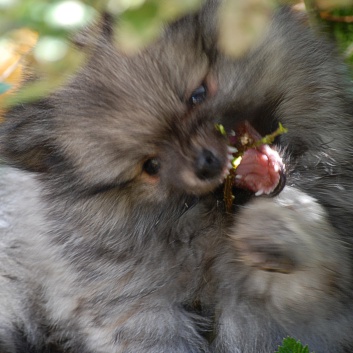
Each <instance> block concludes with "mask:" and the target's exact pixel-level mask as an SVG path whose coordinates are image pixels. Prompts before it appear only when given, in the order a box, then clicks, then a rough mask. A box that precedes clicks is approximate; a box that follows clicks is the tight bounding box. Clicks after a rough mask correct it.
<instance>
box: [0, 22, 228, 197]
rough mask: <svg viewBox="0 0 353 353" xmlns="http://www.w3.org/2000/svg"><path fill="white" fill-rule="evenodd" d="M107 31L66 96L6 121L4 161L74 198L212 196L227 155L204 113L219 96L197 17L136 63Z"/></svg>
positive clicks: (94, 41)
mask: <svg viewBox="0 0 353 353" xmlns="http://www.w3.org/2000/svg"><path fill="white" fill-rule="evenodd" d="M107 26H108V27H109V25H107V24H105V25H104V30H103V31H101V34H100V35H97V34H95V37H94V38H93V39H92V41H91V42H90V44H89V50H87V52H88V55H87V61H86V64H85V66H84V67H83V68H82V69H81V70H80V71H79V72H78V73H77V74H76V75H75V77H73V78H72V79H71V80H70V82H69V83H68V84H67V85H66V86H65V87H62V88H61V89H59V90H58V91H57V92H56V93H55V94H53V95H51V96H50V97H48V98H46V99H44V100H42V101H40V102H36V103H33V104H30V105H27V106H19V107H16V108H14V109H13V110H12V111H10V112H9V113H8V115H7V117H6V122H5V124H4V125H3V126H2V135H1V149H2V154H3V156H4V157H5V158H6V159H7V160H8V161H9V162H10V163H12V164H13V165H15V166H17V167H20V168H22V169H26V170H30V171H35V172H39V173H40V175H41V178H42V179H43V180H45V181H52V180H55V182H56V183H57V182H59V183H60V188H65V187H66V188H67V189H70V190H71V191H80V192H86V191H91V192H100V191H106V190H107V189H109V190H111V189H116V190H120V189H123V190H129V192H130V193H134V194H136V197H139V198H140V199H143V198H148V199H152V200H155V199H158V200H159V199H161V198H162V199H163V198H165V199H166V198H167V197H169V196H170V195H171V194H175V193H179V194H180V193H187V194H195V195H201V194H204V193H207V192H209V191H211V190H213V189H215V188H216V187H217V186H218V185H219V184H220V183H221V182H222V181H223V178H224V176H225V173H226V171H227V163H228V157H227V145H226V140H225V138H224V137H223V136H222V135H221V134H220V133H219V132H217V131H216V129H215V127H214V123H215V122H216V120H217V116H215V115H214V114H210V113H209V112H207V110H206V109H205V108H204V106H206V105H207V101H208V100H210V99H211V98H212V94H213V91H214V89H215V88H214V84H213V81H212V74H211V73H210V59H209V57H208V55H207V54H206V52H205V50H204V49H203V43H202V38H201V37H200V35H199V33H198V30H197V28H198V17H197V16H189V17H187V18H184V19H182V20H180V21H179V22H178V23H175V24H173V25H172V26H170V27H169V28H168V29H167V30H166V31H165V33H164V35H163V36H162V38H160V39H159V40H158V41H156V42H155V43H154V44H152V45H151V46H150V47H148V48H146V49H144V50H143V51H142V52H140V53H138V54H136V55H134V56H126V55H124V54H123V53H121V52H119V51H118V50H117V49H116V47H115V45H114V43H113V41H112V40H111V38H110V35H111V31H109V30H107V28H108V27H107ZM56 186H57V184H56Z"/></svg>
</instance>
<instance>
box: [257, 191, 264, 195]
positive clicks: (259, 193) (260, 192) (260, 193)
mask: <svg viewBox="0 0 353 353" xmlns="http://www.w3.org/2000/svg"><path fill="white" fill-rule="evenodd" d="M263 193H264V191H263V190H259V191H258V192H256V193H255V196H261V195H262V194H263Z"/></svg>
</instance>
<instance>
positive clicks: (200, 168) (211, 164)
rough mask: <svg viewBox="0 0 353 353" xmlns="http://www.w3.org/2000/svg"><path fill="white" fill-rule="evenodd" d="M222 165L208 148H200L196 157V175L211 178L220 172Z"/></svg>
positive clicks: (200, 177) (201, 177) (202, 178)
mask: <svg viewBox="0 0 353 353" xmlns="http://www.w3.org/2000/svg"><path fill="white" fill-rule="evenodd" d="M222 169H223V166H222V163H221V161H220V160H219V158H218V157H216V156H215V154H214V153H213V152H211V151H209V150H206V149H204V150H202V152H201V153H200V154H199V156H198V157H197V159H196V175H197V177H198V178H199V179H201V180H204V179H211V178H214V177H216V176H218V175H220V173H221V172H222Z"/></svg>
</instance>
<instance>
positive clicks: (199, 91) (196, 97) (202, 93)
mask: <svg viewBox="0 0 353 353" xmlns="http://www.w3.org/2000/svg"><path fill="white" fill-rule="evenodd" d="M206 98H207V87H206V85H205V84H202V85H201V86H199V87H197V88H196V89H195V91H193V92H192V94H191V96H190V98H189V101H188V103H189V105H190V106H191V107H194V106H195V105H198V104H201V103H202V102H203V101H204V100H205V99H206Z"/></svg>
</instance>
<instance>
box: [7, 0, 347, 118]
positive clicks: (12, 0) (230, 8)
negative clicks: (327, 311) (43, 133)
mask: <svg viewBox="0 0 353 353" xmlns="http://www.w3.org/2000/svg"><path fill="white" fill-rule="evenodd" d="M202 2H203V1H202V0H163V1H162V0H47V1H41V0H0V119H1V110H3V109H6V107H8V106H10V105H12V104H15V103H17V102H19V101H21V102H22V101H28V100H31V99H35V98H37V97H39V96H41V95H43V94H47V93H49V92H50V91H51V90H52V89H54V88H55V87H57V86H58V85H60V84H61V83H63V81H64V80H65V79H66V78H67V77H68V76H70V74H71V73H72V72H74V71H75V70H76V68H77V67H78V66H79V65H80V63H81V61H82V55H81V54H80V53H79V52H77V51H76V50H75V49H74V48H73V46H72V45H71V43H70V40H69V39H70V38H71V37H72V34H73V33H77V32H78V31H79V30H80V29H81V28H83V27H85V26H87V25H88V24H89V23H91V22H92V21H95V20H96V19H97V18H98V17H99V13H101V12H102V11H103V10H108V11H109V12H111V13H112V14H114V15H115V16H116V18H117V19H118V20H117V21H116V27H117V30H116V31H115V32H116V44H117V46H118V47H119V48H120V49H121V50H122V51H124V52H126V54H127V55H131V54H133V53H135V52H136V51H138V50H141V49H142V48H143V47H144V46H145V45H147V44H148V43H149V42H150V41H152V40H153V39H154V38H155V37H156V36H158V34H159V33H160V32H161V31H162V29H163V25H164V24H165V23H167V22H170V21H173V20H176V19H177V18H178V17H180V16H182V15H184V14H185V13H190V12H193V11H196V10H197V9H198V8H199V7H200V6H201V5H202ZM279 4H288V5H290V6H294V7H295V9H296V10H298V11H308V13H309V16H310V17H309V18H310V23H311V24H312V25H315V26H316V25H319V28H320V31H323V32H326V34H327V35H328V36H331V37H332V38H333V39H334V40H336V41H337V43H338V47H339V50H340V51H341V53H342V55H343V56H344V57H345V59H346V61H347V62H348V63H349V64H350V65H352V66H353V0H305V1H304V0H302V1H300V0H298V1H295V0H293V1H289V0H287V1H286V0H226V1H225V2H224V5H223V11H222V12H221V17H222V18H221V20H220V34H221V35H220V42H219V46H220V48H221V49H222V50H224V51H225V52H227V53H228V54H229V55H233V56H239V55H241V54H242V53H243V52H244V51H246V50H247V48H249V46H250V45H251V44H253V43H254V41H256V39H257V38H258V37H259V36H260V34H261V33H262V32H263V29H264V27H265V26H266V24H267V23H268V20H269V18H270V14H271V10H272V9H273V8H274V7H275V6H278V5H279ZM32 72H35V74H36V76H39V77H43V78H45V79H43V80H38V81H35V82H34V83H33V84H32V85H31V86H30V87H27V88H25V89H19V87H20V86H21V82H22V81H23V79H24V78H25V77H26V76H28V75H29V74H30V73H32ZM15 91H16V94H13V93H14V92H15Z"/></svg>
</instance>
